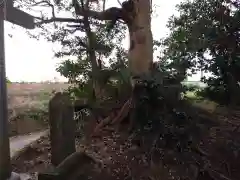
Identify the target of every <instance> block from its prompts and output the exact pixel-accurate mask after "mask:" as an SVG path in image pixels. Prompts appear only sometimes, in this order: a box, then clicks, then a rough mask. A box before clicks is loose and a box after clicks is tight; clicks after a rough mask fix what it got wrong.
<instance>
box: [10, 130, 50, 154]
mask: <svg viewBox="0 0 240 180" xmlns="http://www.w3.org/2000/svg"><path fill="white" fill-rule="evenodd" d="M47 133H48V130H44V131H40V132H34V133H31V134H27V135H22V136H15V137H11V138H10V139H9V140H10V156H11V158H12V157H13V156H15V155H16V154H17V153H18V152H19V151H21V150H23V149H24V148H25V147H26V146H28V145H30V144H31V143H33V142H34V141H36V140H38V139H39V138H40V137H42V136H44V135H46V134H47Z"/></svg>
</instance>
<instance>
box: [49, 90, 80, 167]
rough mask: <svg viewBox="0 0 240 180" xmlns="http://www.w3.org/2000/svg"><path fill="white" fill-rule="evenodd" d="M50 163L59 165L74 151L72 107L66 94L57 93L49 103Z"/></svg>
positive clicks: (74, 125) (74, 126)
mask: <svg viewBox="0 0 240 180" xmlns="http://www.w3.org/2000/svg"><path fill="white" fill-rule="evenodd" d="M49 122H50V144H51V162H52V164H53V165H54V166H57V165H59V164H60V163H61V162H62V161H63V160H64V159H65V158H66V157H68V156H69V155H70V154H72V153H74V152H75V151H76V148H75V129H76V124H75V121H74V107H73V103H72V101H71V99H70V96H69V95H68V94H67V93H61V92H58V93H57V94H56V95H55V96H54V97H53V98H52V99H51V101H50V103H49Z"/></svg>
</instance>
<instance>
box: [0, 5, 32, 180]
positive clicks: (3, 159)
mask: <svg viewBox="0 0 240 180" xmlns="http://www.w3.org/2000/svg"><path fill="white" fill-rule="evenodd" d="M4 20H7V21H9V22H12V23H14V24H17V25H20V26H22V27H25V28H28V29H32V28H34V18H33V17H32V16H30V15H28V14H27V13H25V12H23V11H21V10H18V9H15V8H14V7H13V1H12V0H1V2H0V180H6V179H9V178H10V179H11V178H14V177H15V178H16V175H15V174H14V173H13V174H12V176H11V171H12V170H11V163H10V147H9V137H8V110H7V88H6V70H5V47H4Z"/></svg>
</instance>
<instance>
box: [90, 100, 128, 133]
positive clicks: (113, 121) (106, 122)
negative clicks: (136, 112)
mask: <svg viewBox="0 0 240 180" xmlns="http://www.w3.org/2000/svg"><path fill="white" fill-rule="evenodd" d="M131 105H132V98H130V99H129V100H127V101H126V102H125V103H124V105H123V106H122V108H121V110H120V111H119V112H118V114H117V116H116V117H115V118H114V115H115V113H114V112H113V113H111V115H109V116H108V117H106V118H105V119H103V120H102V121H101V122H100V123H99V124H98V125H97V126H96V128H95V129H94V131H93V134H92V136H98V134H99V132H100V130H101V129H102V128H103V127H104V126H106V125H109V124H112V125H113V124H116V123H118V124H119V123H121V122H122V120H123V119H124V118H125V117H126V116H127V115H128V113H129V111H130V109H131ZM113 118H114V119H113Z"/></svg>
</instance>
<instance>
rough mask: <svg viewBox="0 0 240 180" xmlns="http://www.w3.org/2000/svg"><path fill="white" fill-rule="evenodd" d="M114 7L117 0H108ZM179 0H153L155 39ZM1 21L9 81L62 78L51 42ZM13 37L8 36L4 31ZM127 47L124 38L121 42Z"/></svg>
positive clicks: (160, 34)
mask: <svg viewBox="0 0 240 180" xmlns="http://www.w3.org/2000/svg"><path fill="white" fill-rule="evenodd" d="M108 1H109V2H110V1H111V3H112V4H109V6H114V5H115V6H116V5H117V0H108ZM180 1H181V0H168V1H163V0H153V2H154V4H155V5H157V8H156V12H157V15H158V16H157V17H154V18H153V20H152V32H153V36H154V37H155V38H156V39H159V38H161V37H164V36H166V34H167V33H168V30H167V28H166V23H167V21H168V18H169V17H170V16H171V15H172V14H174V13H176V11H175V5H176V4H178V3H179V2H180ZM15 27H16V28H15V29H12V25H11V24H10V23H8V22H6V23H5V48H6V49H5V54H6V71H7V76H8V77H9V79H10V80H11V81H45V80H53V79H54V77H57V78H58V79H60V80H64V78H63V77H61V76H60V74H59V73H58V72H56V71H55V68H56V65H57V63H59V62H60V60H59V59H56V58H54V57H53V44H52V43H49V42H46V40H43V39H42V40H36V39H31V38H29V36H28V35H27V34H26V32H25V30H24V29H22V28H21V27H17V26H15ZM9 32H10V33H11V34H12V35H13V37H9V36H8V33H9ZM124 46H126V47H127V48H128V41H126V42H125V43H124ZM199 77H200V75H199V74H198V75H196V76H194V77H192V78H190V79H189V80H199Z"/></svg>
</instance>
